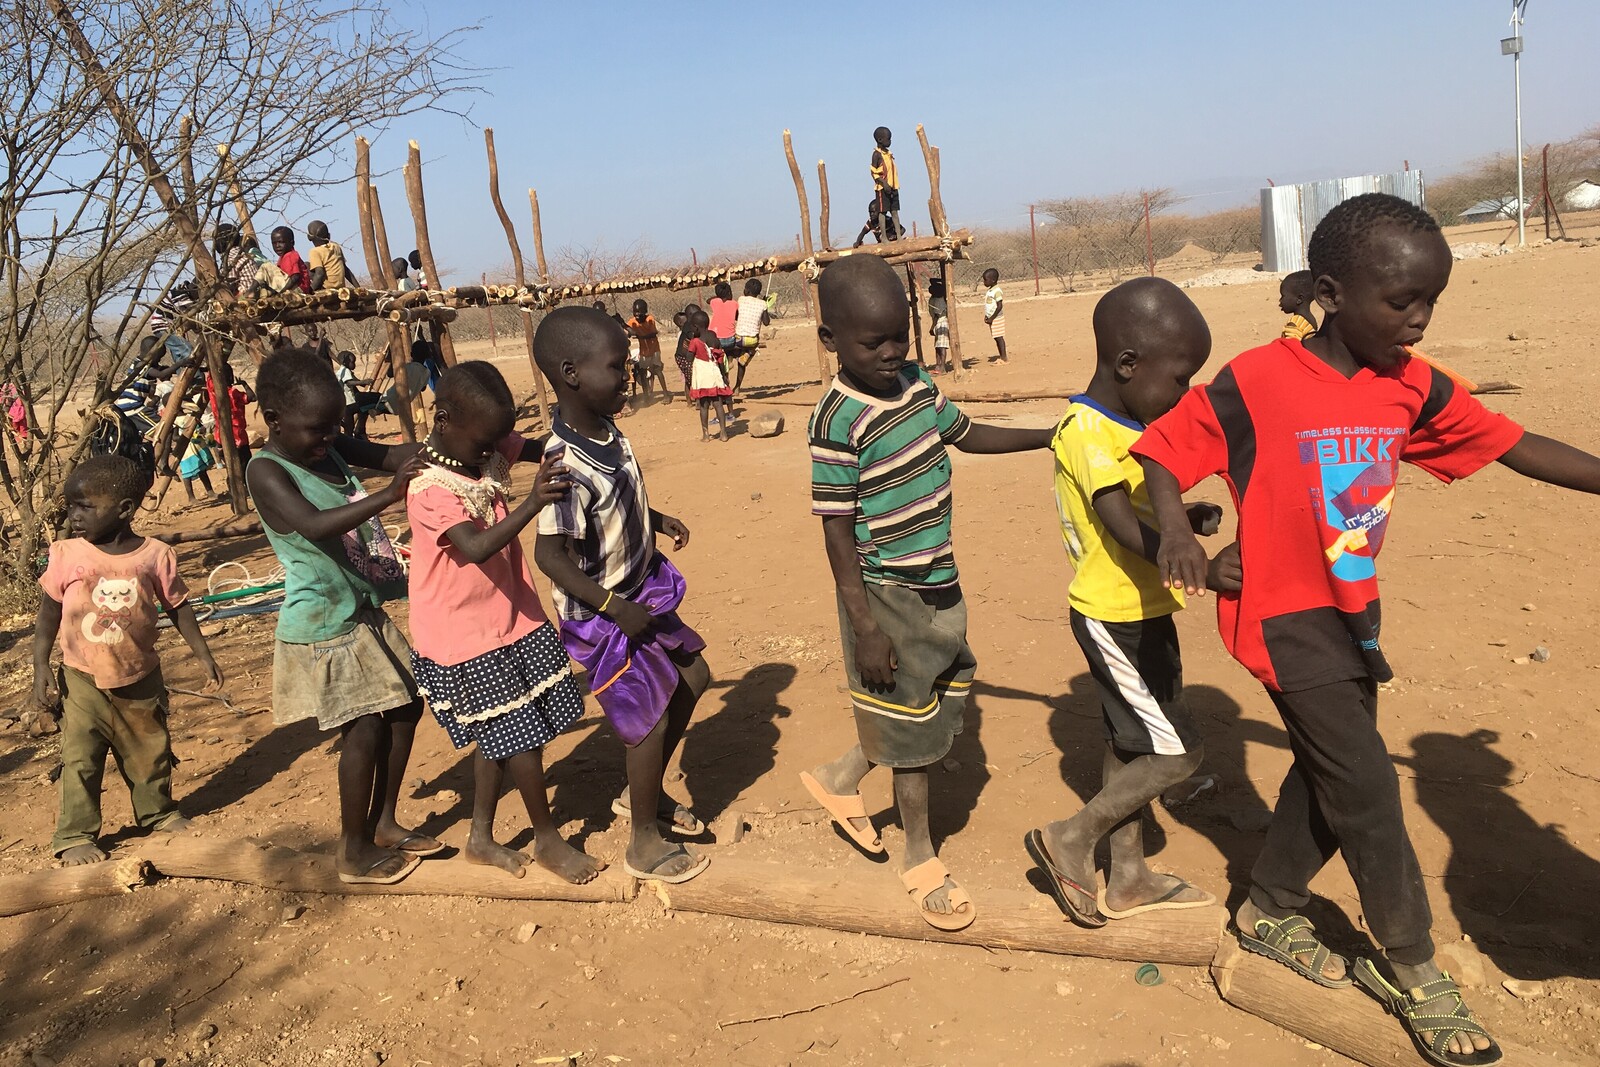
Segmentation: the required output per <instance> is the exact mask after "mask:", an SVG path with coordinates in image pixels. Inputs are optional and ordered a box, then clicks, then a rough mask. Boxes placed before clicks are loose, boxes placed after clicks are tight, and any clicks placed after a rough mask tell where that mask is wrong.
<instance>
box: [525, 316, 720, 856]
mask: <svg viewBox="0 0 1600 1067" xmlns="http://www.w3.org/2000/svg"><path fill="white" fill-rule="evenodd" d="M534 350H535V351H536V352H537V353H538V361H539V369H540V370H541V371H542V372H543V373H544V375H545V377H546V378H548V379H549V381H550V385H551V387H552V388H553V389H554V391H555V394H556V403H557V405H558V407H557V410H558V411H559V415H558V416H557V417H556V420H555V425H554V426H553V427H552V428H551V432H550V437H549V439H548V441H547V443H546V445H545V454H546V455H547V456H552V457H555V458H558V459H559V460H560V461H561V462H562V463H563V464H564V466H565V473H566V478H567V481H568V491H567V495H566V496H565V498H563V499H561V500H558V501H556V502H555V503H553V504H551V505H550V506H548V507H546V508H545V510H544V511H543V512H542V513H541V514H540V516H539V526H538V529H539V537H538V541H537V542H536V543H535V547H534V562H535V563H537V564H538V567H539V569H540V570H541V571H543V572H544V573H545V575H546V576H548V577H549V578H550V580H551V582H552V583H553V585H554V596H555V602H556V613H557V615H558V616H559V617H560V620H561V640H562V644H564V645H565V646H566V650H567V654H568V655H570V656H571V657H572V658H573V659H574V660H575V661H576V662H577V663H578V664H579V665H580V666H582V667H583V668H584V670H585V671H587V672H588V675H589V687H590V692H591V693H592V694H593V696H594V698H595V701H596V703H598V704H599V705H600V709H601V711H603V712H605V716H606V719H607V720H608V721H609V722H610V723H611V726H612V728H613V729H615V730H616V732H617V735H618V736H619V737H621V738H622V742H623V744H624V745H626V746H627V767H628V787H627V790H626V791H625V792H624V793H623V795H622V796H621V797H619V798H617V800H616V801H615V802H614V803H613V804H612V810H613V811H615V812H617V813H618V814H623V815H626V816H627V817H628V818H630V819H631V820H632V822H633V827H632V835H631V838H630V840H629V842H628V849H627V855H626V858H625V860H624V863H623V869H624V870H625V871H627V873H628V874H631V875H633V876H634V877H635V878H649V879H654V880H657V881H662V882H673V883H677V882H686V881H688V880H689V879H691V878H693V877H695V876H696V875H698V874H700V872H702V871H704V870H705V869H706V867H707V866H709V865H710V863H711V857H710V856H704V855H703V856H698V857H697V856H695V855H693V854H691V853H690V852H689V851H688V849H686V848H685V847H684V846H683V845H682V844H681V843H677V842H669V841H667V840H666V839H665V838H664V837H663V836H662V834H661V829H662V826H665V827H667V828H668V829H671V830H675V831H677V832H679V833H682V834H685V835H687V836H691V837H693V836H697V835H699V834H701V833H703V832H704V831H705V827H704V825H703V824H702V823H701V822H700V820H699V819H697V818H695V816H694V813H693V812H692V811H690V810H689V809H688V808H687V807H686V806H684V805H683V804H680V803H678V802H677V801H675V800H674V799H673V798H672V797H670V796H668V795H667V793H666V791H665V789H664V788H663V786H662V776H663V774H664V772H665V770H666V766H667V763H668V762H669V761H670V760H671V759H672V754H673V753H674V752H675V751H676V750H677V747H678V744H679V742H681V741H682V740H683V734H684V731H685V730H687V729H688V727H689V720H690V718H691V717H693V715H694V708H695V704H696V703H698V702H699V700H700V697H701V695H702V694H703V693H704V692H705V690H706V686H708V685H709V684H710V682H711V669H710V668H709V667H708V666H706V661H705V658H704V657H703V656H702V655H701V651H702V650H703V649H704V648H705V641H703V640H702V639H701V638H700V635H699V634H697V633H695V632H694V630H692V629H690V627H689V626H688V624H687V623H685V622H684V621H683V619H681V618H680V617H679V616H678V609H679V607H680V606H681V604H682V603H683V597H684V592H685V584H684V580H683V575H682V574H680V573H678V569H677V568H676V567H674V566H673V565H672V564H671V563H670V562H668V560H667V558H666V557H665V556H663V555H662V554H661V553H660V552H659V551H657V550H656V537H657V535H665V536H667V537H670V538H671V539H672V543H673V547H674V549H677V550H681V549H682V548H683V547H684V546H686V545H687V544H688V543H689V530H688V527H686V526H684V524H683V523H681V522H679V521H678V520H677V519H675V518H673V517H672V516H670V515H664V514H662V513H661V512H659V511H656V510H655V509H654V508H652V507H651V506H650V500H649V497H648V495H647V494H646V493H645V486H644V477H643V475H642V474H641V473H640V471H639V463H638V460H637V459H635V458H634V454H633V448H632V446H631V445H629V443H628V439H627V438H626V437H624V436H623V435H622V432H621V431H620V430H618V429H617V424H616V422H615V421H613V420H614V418H615V416H616V414H617V412H618V411H620V410H621V409H622V406H623V404H624V403H625V402H626V388H627V385H626V378H625V375H626V361H627V354H628V345H627V338H626V337H625V336H624V335H623V332H622V331H621V330H619V329H617V327H616V326H615V325H614V324H613V323H612V322H610V321H609V320H608V319H607V318H606V316H605V315H604V314H602V313H600V312H597V311H594V310H592V309H590V308H576V307H567V308H557V309H556V310H554V311H552V312H551V313H550V314H548V315H546V316H545V317H544V320H543V321H542V322H540V323H539V330H538V333H537V334H536V335H535V337H534ZM658 824H659V825H658Z"/></svg>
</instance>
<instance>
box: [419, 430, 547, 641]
mask: <svg viewBox="0 0 1600 1067" xmlns="http://www.w3.org/2000/svg"><path fill="white" fill-rule="evenodd" d="M522 444H523V438H522V435H521V434H517V433H513V434H509V435H508V436H507V437H506V438H505V440H503V441H501V442H500V450H499V453H498V454H497V455H496V456H495V457H494V459H493V460H491V461H490V463H489V465H488V469H486V470H484V471H483V472H482V474H483V476H482V477H481V478H477V479H473V478H468V477H467V476H465V475H463V474H459V473H457V472H455V471H451V470H447V469H446V468H444V467H438V466H433V467H429V468H427V469H426V470H424V471H423V472H422V473H421V474H419V475H417V477H416V478H415V479H413V480H412V482H411V487H410V489H409V490H408V491H407V494H406V510H407V512H408V513H409V515H410V518H411V533H412V545H411V647H412V648H414V649H416V652H417V655H419V656H424V657H426V658H428V659H431V660H433V662H435V663H438V664H442V665H444V666H454V665H456V664H459V663H465V662H466V661H467V660H470V659H475V658H477V657H478V656H481V655H483V654H484V653H486V652H492V651H493V650H495V649H497V648H504V647H506V646H507V645H510V644H513V643H515V642H517V641H519V640H521V639H522V638H524V637H526V636H528V635H529V634H531V633H532V632H533V631H534V630H537V629H538V628H539V627H540V626H541V625H543V624H544V622H545V618H546V616H545V613H544V606H543V605H542V604H540V603H539V593H538V590H536V589H535V588H534V586H533V574H532V573H531V572H530V571H529V570H528V561H527V559H526V558H525V557H524V556H523V552H522V542H521V540H520V539H514V540H512V542H511V543H510V544H509V545H507V546H506V547H505V548H502V549H501V550H500V551H499V552H497V553H495V554H494V555H493V556H491V557H489V558H488V559H487V560H485V561H484V562H482V563H471V562H469V561H468V560H467V559H466V558H465V557H464V556H463V555H462V554H461V550H460V549H458V548H456V546H455V545H454V544H452V543H451V541H450V538H449V537H447V536H446V535H445V531H447V530H449V529H450V528H451V527H452V526H459V525H460V524H461V523H463V522H470V523H473V524H474V525H476V526H477V527H478V528H479V529H487V528H488V527H490V526H492V525H494V524H495V523H497V522H500V521H502V520H504V519H505V517H506V513H507V511H508V510H509V509H508V508H507V507H506V492H505V491H506V488H507V487H509V485H510V480H511V479H510V471H511V464H512V463H513V462H515V461H516V460H517V459H518V458H519V457H520V456H521V455H522Z"/></svg>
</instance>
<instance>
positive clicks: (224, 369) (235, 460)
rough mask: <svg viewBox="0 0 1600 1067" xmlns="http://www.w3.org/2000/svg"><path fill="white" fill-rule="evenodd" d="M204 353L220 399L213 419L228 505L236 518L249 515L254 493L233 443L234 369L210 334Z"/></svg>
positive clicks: (204, 340)
mask: <svg viewBox="0 0 1600 1067" xmlns="http://www.w3.org/2000/svg"><path fill="white" fill-rule="evenodd" d="M200 351H201V352H202V353H203V354H204V355H205V360H206V372H207V373H208V374H210V375H211V390H212V394H213V395H214V396H215V397H216V398H217V406H216V408H215V409H213V411H212V417H213V418H215V419H216V420H217V443H218V444H219V445H221V446H222V463H223V467H224V468H225V469H226V471H227V474H228V503H229V504H230V505H231V506H232V508H233V513H234V514H235V515H248V514H250V505H249V500H250V491H249V490H248V489H246V488H245V484H244V464H242V463H240V462H239V447H238V445H237V444H235V443H234V440H233V392H232V390H233V367H232V366H231V365H230V364H229V363H228V356H227V352H226V351H224V349H223V346H222V345H221V344H219V343H218V341H217V339H216V338H215V337H214V336H212V335H211V334H210V333H209V332H208V333H207V334H206V336H204V337H202V338H200ZM190 358H191V359H192V358H193V357H190ZM180 458H181V457H180Z"/></svg>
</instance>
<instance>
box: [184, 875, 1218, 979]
mask: <svg viewBox="0 0 1600 1067" xmlns="http://www.w3.org/2000/svg"><path fill="white" fill-rule="evenodd" d="M156 865H157V867H158V868H159V867H160V863H159V861H157V864H156ZM958 876H959V875H958ZM661 888H662V890H663V891H664V892H665V894H666V898H667V900H668V901H670V906H671V907H673V908H675V909H678V910H680V911H694V912H701V913H704V914H708V915H730V916H734V917H737V918H743V919H760V920H762V921H764V922H778V923H791V924H794V925H799V926H815V927H822V928H824V929H828V930H846V931H850V932H852V933H863V934H877V935H879V936H881V937H899V938H907V939H910V940H913V941H943V942H947V943H949V944H953V945H982V946H985V947H987V948H1001V949H1011V950H1015V949H1026V950H1030V951H1034V952H1055V953H1064V954H1066V955H1072V956H1097V957H1099V958H1101V959H1113V960H1132V961H1136V962H1145V961H1148V962H1152V963H1170V964H1182V965H1186V966H1199V967H1203V966H1205V965H1206V964H1207V963H1209V962H1210V961H1211V959H1212V957H1213V956H1214V955H1215V954H1216V951H1217V939H1218V937H1219V936H1220V935H1221V933H1222V926H1223V922H1224V920H1225V918H1226V915H1225V914H1224V912H1223V910H1222V909H1221V908H1219V907H1208V908H1192V909H1188V910H1184V911H1165V912H1152V913H1150V914H1148V915H1141V916H1137V917H1135V918H1132V919H1124V920H1122V921H1120V922H1114V923H1110V924H1109V925H1107V926H1106V927H1105V928H1104V929H1102V930H1085V929H1083V928H1082V927H1079V926H1074V925H1073V924H1072V923H1070V922H1068V921H1067V920H1066V919H1065V918H1063V917H1062V915H1061V912H1060V911H1058V910H1057V909H1056V906H1055V904H1054V903H1053V902H1052V901H1051V900H1050V898H1049V897H1047V896H1045V895H1043V894H1042V893H1036V892H1031V891H1023V890H1016V889H988V888H984V887H982V886H973V885H970V884H968V886H967V889H968V892H970V893H971V894H972V899H973V903H974V905H975V906H976V907H977V909H978V917H977V920H976V921H975V922H973V924H972V925H971V926H969V927H967V928H966V929H965V930H958V931H956V932H954V933H947V932H945V931H943V930H936V929H934V928H933V927H931V926H929V925H928V924H927V923H925V922H923V921H922V919H921V918H920V917H919V916H918V915H917V913H916V909H915V908H914V907H913V906H912V904H911V898H910V896H908V895H907V893H906V891H905V889H904V887H903V886H901V884H900V879H899V877H898V875H896V873H895V872H894V870H893V869H892V868H891V867H889V866H869V865H867V864H859V863H858V864H856V865H855V866H853V867H852V868H851V869H850V870H847V871H845V870H841V871H827V870H816V869H811V868H805V867H799V866H793V867H790V866H780V865H778V864H774V863H764V862H760V861H757V860H743V859H739V858H736V857H732V856H725V855H723V854H721V853H720V852H719V853H718V854H717V855H716V858H715V859H713V860H712V861H711V866H710V867H709V868H708V869H707V870H706V872H705V873H704V874H702V875H701V876H700V877H698V878H696V879H695V880H694V881H692V882H685V883H684V884H683V885H673V886H665V885H664V886H662V887H661ZM654 895H656V894H655V893H654V892H653V891H652V886H651V885H646V886H645V887H644V892H642V893H641V894H640V899H641V900H645V901H648V900H649V899H650V898H651V897H652V896H654Z"/></svg>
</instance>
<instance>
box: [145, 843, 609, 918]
mask: <svg viewBox="0 0 1600 1067" xmlns="http://www.w3.org/2000/svg"><path fill="white" fill-rule="evenodd" d="M137 848H138V854H139V858H140V859H143V860H147V861H148V862H149V863H150V865H151V866H153V867H154V868H155V869H156V871H157V872H158V873H159V874H161V875H162V876H164V877H167V878H209V879H212V880H214V881H220V882H242V883H244V884H246V885H258V886H261V887H263V888H265V889H277V890H281V891H283V892H288V893H349V894H386V895H391V896H454V897H489V898H493V899H498V900H569V901H580V902H583V901H627V900H631V899H632V898H633V892H634V887H635V885H636V884H637V883H635V882H634V880H633V879H632V878H629V877H628V876H627V875H625V874H623V873H622V868H621V866H620V865H617V866H613V867H610V868H608V869H607V870H605V871H602V872H601V874H600V877H598V878H596V879H595V880H594V881H592V882H590V883H588V884H587V885H573V884H571V883H570V882H564V881H562V880H561V879H560V878H557V877H556V876H555V875H553V874H550V873H549V872H548V871H545V870H544V869H543V868H541V867H532V866H530V867H528V868H527V874H526V875H525V876H524V877H522V878H514V877H512V876H511V875H509V874H507V873H506V872H504V871H502V870H500V869H499V868H497V867H485V866H482V865H480V864H476V863H468V862H467V861H466V860H463V859H451V860H440V859H433V860H423V861H422V864H421V866H419V867H418V868H417V869H416V870H415V871H413V872H412V873H411V874H410V875H408V876H407V877H406V879H405V880H404V881H402V882H397V883H396V884H394V885H349V884H347V883H345V882H341V881H340V880H339V873H338V871H337V870H336V869H335V868H334V864H333V857H332V856H323V855H318V854H315V853H310V852H300V851H297V850H295V849H292V848H283V847H281V846H277V845H263V844H260V843H258V842H255V841H240V840H233V839H226V838H216V837H197V836H194V835H192V834H181V835H180V834H170V835H152V836H151V837H148V838H145V839H144V840H143V841H140V842H139V843H138V846H137Z"/></svg>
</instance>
